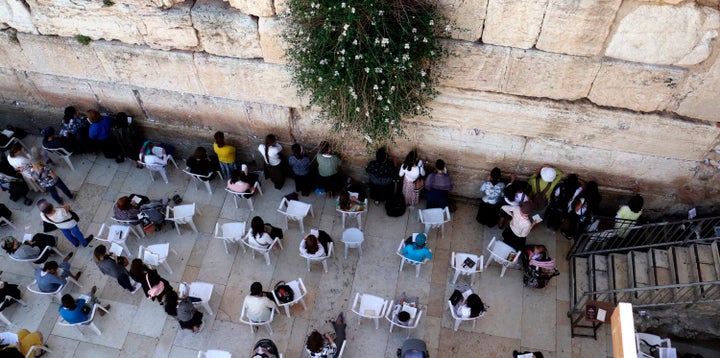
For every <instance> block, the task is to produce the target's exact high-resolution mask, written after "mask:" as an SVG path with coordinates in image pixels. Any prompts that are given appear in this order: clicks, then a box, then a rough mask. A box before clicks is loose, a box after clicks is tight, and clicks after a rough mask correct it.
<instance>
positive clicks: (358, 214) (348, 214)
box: [335, 193, 368, 230]
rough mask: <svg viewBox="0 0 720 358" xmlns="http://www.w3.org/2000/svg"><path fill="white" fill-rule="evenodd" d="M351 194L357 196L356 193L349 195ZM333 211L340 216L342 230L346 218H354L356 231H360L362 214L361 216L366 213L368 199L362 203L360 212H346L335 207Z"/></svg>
mask: <svg viewBox="0 0 720 358" xmlns="http://www.w3.org/2000/svg"><path fill="white" fill-rule="evenodd" d="M352 194H355V195H356V196H357V194H356V193H351V195H352ZM335 210H336V211H337V212H339V213H340V214H341V215H342V227H343V229H344V228H345V218H346V217H348V218H350V219H352V218H356V219H357V224H358V229H360V230H362V214H363V213H366V212H367V210H368V199H367V198H365V203H364V205H363V209H362V210H358V211H346V210H341V209H340V208H339V207H336V208H335Z"/></svg>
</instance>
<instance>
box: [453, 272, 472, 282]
mask: <svg viewBox="0 0 720 358" xmlns="http://www.w3.org/2000/svg"><path fill="white" fill-rule="evenodd" d="M458 276H460V271H459V270H455V275H453V280H452V283H453V285H454V284H455V282H457V279H458ZM470 286H472V283H471V284H470Z"/></svg>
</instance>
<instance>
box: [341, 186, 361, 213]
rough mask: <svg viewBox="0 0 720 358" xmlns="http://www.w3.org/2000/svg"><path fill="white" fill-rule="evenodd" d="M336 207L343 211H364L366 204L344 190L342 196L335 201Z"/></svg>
mask: <svg viewBox="0 0 720 358" xmlns="http://www.w3.org/2000/svg"><path fill="white" fill-rule="evenodd" d="M335 207H337V208H338V209H340V210H342V211H363V210H365V203H364V202H361V201H359V200H358V198H357V196H356V195H350V192H349V191H347V190H343V191H341V192H340V196H339V197H338V198H337V199H335Z"/></svg>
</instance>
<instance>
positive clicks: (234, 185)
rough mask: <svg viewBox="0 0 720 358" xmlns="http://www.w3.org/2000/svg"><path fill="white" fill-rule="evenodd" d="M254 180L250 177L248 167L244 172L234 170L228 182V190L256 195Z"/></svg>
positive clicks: (244, 167)
mask: <svg viewBox="0 0 720 358" xmlns="http://www.w3.org/2000/svg"><path fill="white" fill-rule="evenodd" d="M252 183H253V180H252V179H251V178H250V177H249V176H248V173H247V166H245V165H243V170H233V171H232V174H230V179H228V182H227V188H228V189H230V190H232V191H234V192H236V193H254V192H255V187H254V186H253V185H252Z"/></svg>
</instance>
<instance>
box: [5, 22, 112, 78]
mask: <svg viewBox="0 0 720 358" xmlns="http://www.w3.org/2000/svg"><path fill="white" fill-rule="evenodd" d="M17 38H18V41H20V45H21V46H22V49H23V53H24V54H25V55H26V56H27V58H28V60H29V63H28V65H29V66H28V67H29V68H28V69H30V70H32V71H35V72H39V73H45V74H52V75H58V76H67V77H76V78H87V79H92V80H97V81H107V80H109V78H108V76H107V74H106V73H105V69H104V68H103V66H102V64H101V63H100V59H99V58H98V56H97V54H95V49H94V48H93V47H91V46H85V45H81V44H80V43H78V42H77V41H75V39H73V38H68V37H55V36H38V35H29V34H23V33H18V34H17Z"/></svg>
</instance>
